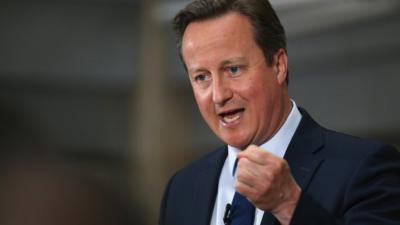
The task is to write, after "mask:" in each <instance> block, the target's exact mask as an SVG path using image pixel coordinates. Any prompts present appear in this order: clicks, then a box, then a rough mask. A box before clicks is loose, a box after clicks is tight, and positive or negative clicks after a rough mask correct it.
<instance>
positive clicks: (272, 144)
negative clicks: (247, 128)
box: [228, 100, 302, 171]
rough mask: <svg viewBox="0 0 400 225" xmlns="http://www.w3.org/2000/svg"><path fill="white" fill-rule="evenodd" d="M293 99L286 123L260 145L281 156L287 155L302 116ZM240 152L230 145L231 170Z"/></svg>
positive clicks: (229, 159)
mask: <svg viewBox="0 0 400 225" xmlns="http://www.w3.org/2000/svg"><path fill="white" fill-rule="evenodd" d="M291 101H292V110H291V111H290V113H289V115H288V117H287V118H286V121H285V123H283V125H282V127H281V128H279V130H278V132H276V134H275V135H274V136H272V138H270V139H269V140H267V141H266V142H265V143H263V144H261V145H260V147H261V148H263V149H265V150H266V151H268V152H270V153H272V154H274V155H276V156H278V157H281V158H283V156H284V155H285V152H286V149H287V147H288V146H289V143H290V140H292V137H293V135H294V132H295V131H296V129H297V127H298V126H299V124H300V120H301V117H302V116H301V113H300V111H299V109H298V108H297V105H296V103H295V102H294V101H293V100H291ZM239 152H240V150H239V149H237V148H235V147H232V146H230V145H228V165H229V170H230V171H233V167H234V164H235V161H236V155H237V154H238V153H239Z"/></svg>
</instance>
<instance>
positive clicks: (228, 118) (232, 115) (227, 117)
mask: <svg viewBox="0 0 400 225" xmlns="http://www.w3.org/2000/svg"><path fill="white" fill-rule="evenodd" d="M243 112H244V108H240V109H234V110H230V111H226V112H223V113H220V114H218V116H219V117H220V118H221V121H222V123H224V124H225V125H228V124H233V123H235V122H236V121H239V119H240V118H241V117H242V114H243Z"/></svg>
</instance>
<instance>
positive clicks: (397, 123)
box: [0, 0, 400, 224]
mask: <svg viewBox="0 0 400 225" xmlns="http://www.w3.org/2000/svg"><path fill="white" fill-rule="evenodd" d="M187 2H188V1H180V2H175V1H172V0H170V1H156V0H153V1H150V0H148V1H139V0H136V1H135V0H80V1H74V0H56V1H21V0H14V1H2V2H1V5H0V100H1V104H2V106H3V108H4V111H11V112H14V113H11V114H15V115H18V116H17V117H18V118H19V119H18V120H19V121H23V122H21V123H23V124H25V126H22V128H21V129H27V130H29V132H26V133H28V135H22V133H24V132H17V134H16V136H18V138H17V139H18V140H20V142H24V141H26V142H28V140H30V139H34V140H35V141H37V142H40V146H45V147H43V148H46V149H50V150H51V151H55V152H58V153H59V154H60V155H63V156H65V155H67V156H68V157H69V159H70V160H71V161H79V162H80V163H82V162H83V163H84V164H87V165H89V167H92V168H94V169H93V171H94V173H97V174H98V175H100V176H104V177H114V178H115V177H117V178H118V179H119V180H124V181H128V182H127V184H121V183H119V182H118V181H115V179H106V180H108V182H109V183H112V184H114V185H115V186H119V185H126V187H127V188H128V189H129V190H130V191H131V192H132V193H136V195H140V196H141V198H139V199H136V201H137V202H138V204H143V206H144V207H143V208H144V209H145V210H146V213H145V215H146V218H147V220H148V224H154V223H155V221H157V213H158V204H159V201H160V198H161V194H162V191H163V188H164V186H165V184H166V182H167V180H168V178H169V177H170V176H171V175H172V174H173V173H174V171H176V170H177V169H179V168H181V167H182V166H184V165H185V164H187V163H188V162H190V160H192V159H194V158H196V157H198V156H200V155H202V154H204V153H205V152H209V151H211V150H212V149H213V148H215V147H217V146H219V145H220V144H222V143H221V142H220V141H219V140H218V139H217V138H216V137H215V136H214V135H213V134H212V132H211V131H210V130H209V129H208V128H207V126H206V125H205V123H204V122H203V120H202V118H201V117H200V114H199V113H198V112H197V108H196V105H195V102H194V100H193V97H192V93H191V88H190V86H189V82H188V80H187V79H186V75H185V73H184V71H183V69H182V66H181V63H180V62H179V59H178V56H177V50H176V49H175V43H174V34H173V32H172V27H171V19H172V17H173V15H174V13H176V12H177V9H179V8H180V7H182V6H183V5H184V4H185V3H187ZM272 3H273V5H274V6H275V7H276V9H277V11H278V14H279V15H280V17H281V20H282V23H283V24H284V26H285V28H286V31H287V35H288V51H289V69H290V93H291V96H292V98H293V99H294V100H295V101H296V102H297V104H298V105H300V106H303V107H305V108H306V109H307V110H308V111H309V113H310V114H311V115H312V116H313V117H315V119H317V121H318V122H319V123H321V125H323V126H326V127H328V128H331V129H336V130H339V131H342V132H346V133H350V134H353V135H357V136H362V137H367V138H373V139H378V140H382V141H385V142H388V143H391V144H394V145H396V146H397V147H398V148H399V147H400V137H399V135H398V134H399V133H400V117H398V116H397V115H399V114H400V106H399V105H398V104H397V102H398V97H399V94H398V91H397V89H398V84H399V83H400V78H399V76H397V73H398V72H397V71H398V70H400V64H399V63H398V61H399V59H400V53H399V50H400V42H399V40H400V30H399V29H398V27H400V3H399V2H398V1H397V0H351V1H349V0H347V1H345V0H335V1H324V0H304V1H290V0H275V1H272ZM4 115H5V114H4ZM11 126H12V125H11ZM33 134H34V135H33ZM19 135H20V136H19ZM5 151H7V150H5ZM99 165H101V166H99ZM118 179H117V180H118ZM122 183H123V182H122Z"/></svg>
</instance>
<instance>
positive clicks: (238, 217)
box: [230, 160, 255, 225]
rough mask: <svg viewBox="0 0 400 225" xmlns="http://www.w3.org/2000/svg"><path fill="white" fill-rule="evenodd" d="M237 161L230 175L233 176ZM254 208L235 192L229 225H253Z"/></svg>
mask: <svg viewBox="0 0 400 225" xmlns="http://www.w3.org/2000/svg"><path fill="white" fill-rule="evenodd" d="M237 162H238V160H236V161H235V165H234V167H233V173H232V175H235V172H236V166H237ZM254 212H255V208H254V206H253V204H251V203H250V202H249V201H248V200H247V199H246V198H245V197H244V196H242V195H241V194H239V193H238V192H235V195H234V197H233V200H232V208H231V213H230V220H231V223H230V225H253V222H254Z"/></svg>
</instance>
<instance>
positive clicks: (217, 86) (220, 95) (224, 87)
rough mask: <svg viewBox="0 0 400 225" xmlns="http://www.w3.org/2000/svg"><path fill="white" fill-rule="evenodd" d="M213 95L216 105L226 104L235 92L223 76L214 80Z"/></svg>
mask: <svg viewBox="0 0 400 225" xmlns="http://www.w3.org/2000/svg"><path fill="white" fill-rule="evenodd" d="M212 85H213V87H212V97H213V102H214V104H216V105H221V106H222V105H224V104H225V103H226V102H227V101H229V99H231V98H232V96H233V93H232V90H231V88H230V87H229V84H228V83H227V82H226V81H224V79H223V78H215V79H214V80H213V84H212Z"/></svg>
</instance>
